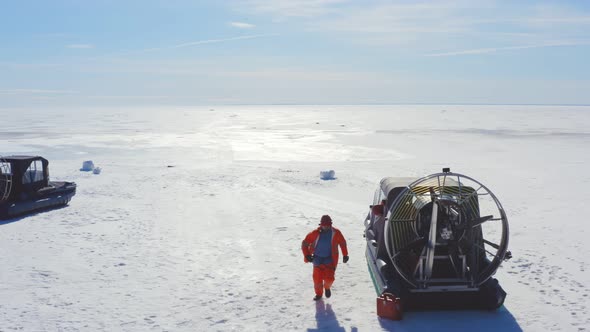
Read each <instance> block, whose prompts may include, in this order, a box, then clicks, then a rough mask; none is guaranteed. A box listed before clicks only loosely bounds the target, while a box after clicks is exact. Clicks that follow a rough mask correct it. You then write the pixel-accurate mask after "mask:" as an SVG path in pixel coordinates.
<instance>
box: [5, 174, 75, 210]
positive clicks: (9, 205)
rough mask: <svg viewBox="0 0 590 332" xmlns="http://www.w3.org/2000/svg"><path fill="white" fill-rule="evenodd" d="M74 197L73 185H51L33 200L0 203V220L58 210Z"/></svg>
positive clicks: (64, 183) (67, 183)
mask: <svg viewBox="0 0 590 332" xmlns="http://www.w3.org/2000/svg"><path fill="white" fill-rule="evenodd" d="M56 184H57V183H56ZM74 195H76V184H75V183H73V182H62V183H59V184H58V185H57V186H54V183H52V186H51V187H48V188H47V189H45V190H44V192H43V194H41V195H40V196H38V197H36V198H35V199H25V200H19V201H15V202H6V203H0V219H10V218H14V217H18V216H22V215H25V214H28V213H33V212H37V211H42V210H49V209H54V208H59V207H62V206H65V205H67V204H68V203H69V202H70V200H71V199H72V197H74Z"/></svg>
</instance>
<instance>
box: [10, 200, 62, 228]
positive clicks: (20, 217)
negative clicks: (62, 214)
mask: <svg viewBox="0 0 590 332" xmlns="http://www.w3.org/2000/svg"><path fill="white" fill-rule="evenodd" d="M66 207H68V205H64V206H55V207H48V208H45V209H40V210H35V211H33V212H28V213H26V214H23V215H19V216H16V217H14V218H10V219H4V220H0V226H3V225H8V224H12V223H14V222H19V221H21V220H23V219H27V218H29V217H32V216H36V215H38V214H42V213H45V212H49V211H54V210H61V209H64V208H66Z"/></svg>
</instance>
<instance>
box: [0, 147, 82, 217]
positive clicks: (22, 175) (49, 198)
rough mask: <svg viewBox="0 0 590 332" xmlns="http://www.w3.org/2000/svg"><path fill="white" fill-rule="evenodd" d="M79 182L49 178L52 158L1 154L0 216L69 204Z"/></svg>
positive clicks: (17, 214)
mask: <svg viewBox="0 0 590 332" xmlns="http://www.w3.org/2000/svg"><path fill="white" fill-rule="evenodd" d="M75 194H76V183H74V182H65V181H49V161H47V159H45V158H43V157H39V156H9V157H4V158H3V157H1V156H0V219H9V218H13V217H16V216H20V215H24V214H27V213H31V212H33V211H39V210H46V209H51V208H56V207H60V206H64V205H67V204H68V202H70V200H71V199H72V197H73V196H74V195H75Z"/></svg>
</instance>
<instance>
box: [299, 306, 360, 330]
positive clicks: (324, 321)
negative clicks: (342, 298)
mask: <svg viewBox="0 0 590 332" xmlns="http://www.w3.org/2000/svg"><path fill="white" fill-rule="evenodd" d="M315 320H316V323H317V327H316V328H308V329H307V332H315V331H331V332H345V331H346V329H345V328H344V327H343V326H340V322H338V319H337V318H336V314H335V313H334V311H333V310H332V306H331V305H330V304H329V303H325V302H324V301H323V300H319V301H317V302H316V303H315ZM351 331H352V332H357V329H356V328H355V327H353V328H352V330H351Z"/></svg>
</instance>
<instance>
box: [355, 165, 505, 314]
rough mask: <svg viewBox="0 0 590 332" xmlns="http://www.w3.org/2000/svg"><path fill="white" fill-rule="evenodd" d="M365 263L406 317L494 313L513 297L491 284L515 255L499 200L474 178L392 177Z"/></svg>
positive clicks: (372, 221) (379, 201) (378, 194)
mask: <svg viewBox="0 0 590 332" xmlns="http://www.w3.org/2000/svg"><path fill="white" fill-rule="evenodd" d="M364 226H365V233H364V236H365V239H366V242H367V246H366V254H365V255H366V259H367V264H368V268H369V273H370V275H371V278H372V280H373V284H374V286H375V290H376V292H377V295H378V301H377V304H378V310H377V311H378V313H379V310H380V308H379V303H380V302H379V298H381V299H383V298H384V297H385V298H387V297H389V298H392V297H393V298H395V299H396V300H397V303H399V304H400V305H399V307H400V309H399V310H402V311H406V310H420V309H459V308H462V309H488V310H494V309H497V308H499V307H500V306H502V304H503V303H504V300H505V298H506V292H505V291H504V290H503V289H502V287H501V286H500V284H499V283H498V281H497V280H496V279H495V278H493V277H492V276H493V275H494V274H495V272H496V270H497V269H498V268H499V266H500V264H501V263H502V261H504V260H507V259H509V258H510V257H511V256H512V255H511V253H510V251H508V250H507V248H508V218H507V217H506V213H505V211H504V209H503V207H502V205H501V204H500V202H499V200H498V199H497V198H496V196H495V195H494V194H493V193H492V192H491V191H490V190H489V189H488V188H487V187H486V186H484V185H483V184H481V183H480V182H478V181H477V180H474V179H472V178H470V177H468V176H465V175H462V174H457V173H452V172H451V171H450V169H449V168H444V169H443V171H442V172H441V173H436V174H431V175H428V176H425V177H422V178H420V179H417V180H415V179H410V178H396V177H386V178H384V179H382V180H381V182H380V185H379V188H378V189H377V190H376V191H375V195H374V198H373V204H372V205H370V208H369V213H368V214H367V217H366V218H365V220H364Z"/></svg>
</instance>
